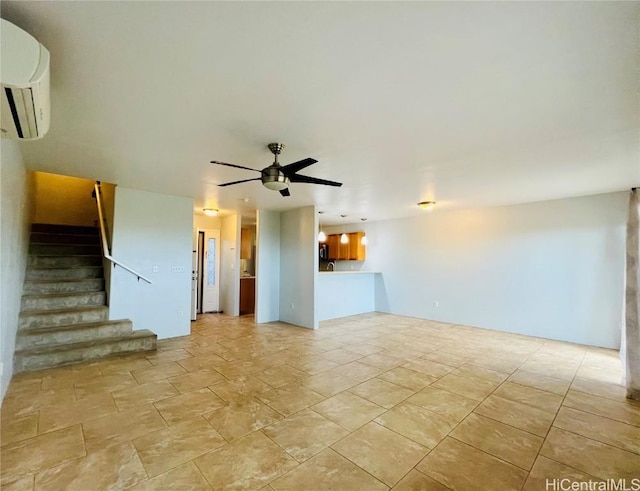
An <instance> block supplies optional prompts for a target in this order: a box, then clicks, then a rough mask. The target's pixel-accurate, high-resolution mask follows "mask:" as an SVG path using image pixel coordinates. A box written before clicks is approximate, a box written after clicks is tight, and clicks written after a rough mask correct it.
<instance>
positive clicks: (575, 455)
mask: <svg viewBox="0 0 640 491" xmlns="http://www.w3.org/2000/svg"><path fill="white" fill-rule="evenodd" d="M576 449H580V450H579V451H576ZM540 454H541V455H544V456H545V457H548V458H550V459H552V460H555V461H557V462H561V463H563V464H566V465H568V466H570V467H573V468H575V469H578V470H581V471H583V472H587V473H589V474H592V475H594V476H596V477H599V478H601V479H609V478H615V479H621V478H626V479H631V478H637V477H638V469H640V455H638V454H635V453H631V452H627V451H626V450H621V449H619V448H616V447H612V446H610V445H606V444H604V443H600V442H597V441H595V440H591V439H590V438H586V437H584V436H580V435H576V434H575V433H570V432H568V431H564V430H561V429H559V428H555V427H554V428H551V430H550V431H549V434H548V435H547V438H546V440H545V442H544V445H543V446H542V449H541V450H540Z"/></svg>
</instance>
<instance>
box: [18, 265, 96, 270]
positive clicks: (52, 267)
mask: <svg viewBox="0 0 640 491" xmlns="http://www.w3.org/2000/svg"><path fill="white" fill-rule="evenodd" d="M39 269H46V270H47V271H50V270H52V269H59V270H61V271H66V270H68V269H102V266H100V265H98V266H69V267H68V268H64V267H62V268H61V267H60V266H27V271H33V270H39Z"/></svg>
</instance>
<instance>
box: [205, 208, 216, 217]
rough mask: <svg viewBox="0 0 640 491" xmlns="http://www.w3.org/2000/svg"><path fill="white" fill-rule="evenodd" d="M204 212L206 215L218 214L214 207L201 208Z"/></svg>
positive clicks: (214, 215) (213, 215)
mask: <svg viewBox="0 0 640 491" xmlns="http://www.w3.org/2000/svg"><path fill="white" fill-rule="evenodd" d="M202 211H204V214H205V215H207V216H208V217H216V216H218V210H216V209H214V208H203V210H202Z"/></svg>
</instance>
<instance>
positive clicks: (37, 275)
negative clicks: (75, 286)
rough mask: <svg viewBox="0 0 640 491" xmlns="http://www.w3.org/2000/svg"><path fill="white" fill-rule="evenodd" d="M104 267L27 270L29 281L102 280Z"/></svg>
mask: <svg viewBox="0 0 640 491" xmlns="http://www.w3.org/2000/svg"><path fill="white" fill-rule="evenodd" d="M102 277H103V271H102V266H98V267H89V268H72V269H56V268H44V269H38V268H27V277H26V279H27V280H28V281H37V280H85V279H95V278H102Z"/></svg>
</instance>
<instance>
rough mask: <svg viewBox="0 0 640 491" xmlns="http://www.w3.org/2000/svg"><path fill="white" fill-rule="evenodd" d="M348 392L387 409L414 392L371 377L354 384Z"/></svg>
mask: <svg viewBox="0 0 640 491" xmlns="http://www.w3.org/2000/svg"><path fill="white" fill-rule="evenodd" d="M349 392H351V393H353V394H355V395H357V396H360V397H362V398H364V399H367V400H369V401H371V402H373V403H375V404H378V405H379V406H382V407H385V408H387V409H389V408H392V407H393V406H395V405H396V404H398V403H400V402H402V401H404V400H405V399H406V398H407V397H409V396H411V395H413V394H414V391H412V390H410V389H407V388H406V387H400V386H399V385H396V384H392V383H391V382H387V381H385V380H381V379H379V378H372V379H371V380H367V381H366V382H363V383H362V384H360V385H356V386H355V387H353V388H351V389H349Z"/></svg>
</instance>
